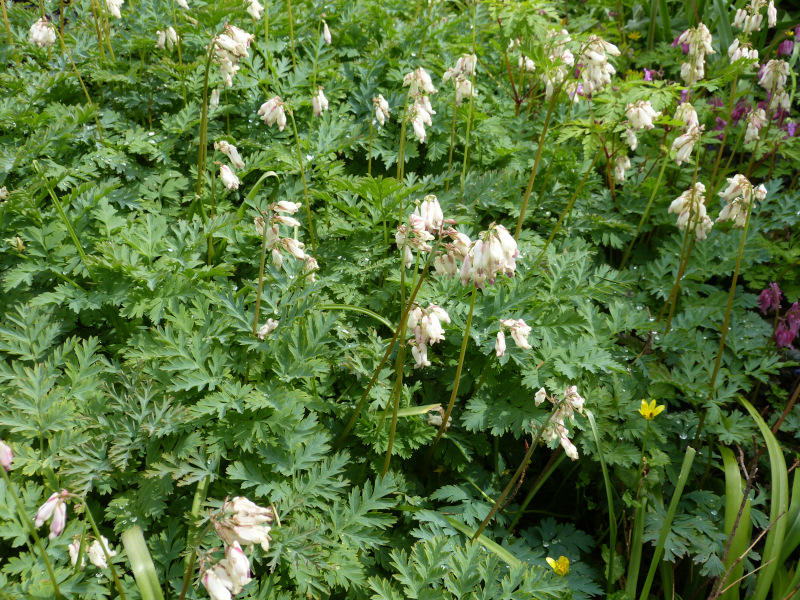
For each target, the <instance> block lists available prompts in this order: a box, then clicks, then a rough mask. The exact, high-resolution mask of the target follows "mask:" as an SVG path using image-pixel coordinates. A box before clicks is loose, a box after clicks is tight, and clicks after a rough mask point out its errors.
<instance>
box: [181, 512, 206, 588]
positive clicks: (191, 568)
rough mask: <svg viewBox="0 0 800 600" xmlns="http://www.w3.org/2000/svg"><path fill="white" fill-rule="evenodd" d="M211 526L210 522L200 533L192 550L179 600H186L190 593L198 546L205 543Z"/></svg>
mask: <svg viewBox="0 0 800 600" xmlns="http://www.w3.org/2000/svg"><path fill="white" fill-rule="evenodd" d="M211 526H212V523H211V522H210V521H209V522H208V523H206V526H205V528H204V529H203V531H202V532H201V533H200V535H199V536H197V542H196V544H195V546H193V547H192V548H191V550H190V552H191V553H190V555H189V556H190V558H189V564H188V565H186V572H185V573H184V574H183V585H182V586H181V595H180V596H178V600H184V598H186V592H187V591H189V583H190V582H191V581H192V573H193V572H194V561H195V559H196V558H197V552H196V551H197V547H196V546H197V545H199V544H200V542H202V541H203V538H204V537H206V534H207V533H208V532H209V530H210V529H211Z"/></svg>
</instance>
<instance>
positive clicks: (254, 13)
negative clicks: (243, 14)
mask: <svg viewBox="0 0 800 600" xmlns="http://www.w3.org/2000/svg"><path fill="white" fill-rule="evenodd" d="M263 12H264V7H263V6H261V4H259V2H258V0H248V4H247V13H248V14H249V15H250V16H251V17H253V20H254V21H259V20H260V19H261V14H262V13H263Z"/></svg>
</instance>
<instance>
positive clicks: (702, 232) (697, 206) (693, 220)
mask: <svg viewBox="0 0 800 600" xmlns="http://www.w3.org/2000/svg"><path fill="white" fill-rule="evenodd" d="M705 192H706V186H704V185H703V184H702V183H700V182H699V181H698V182H697V183H695V185H694V188H689V189H688V190H686V191H685V192H683V193H682V194H681V195H680V196H678V197H677V198H675V200H673V201H672V204H670V205H669V210H668V211H667V212H669V213H672V214H676V215H678V221H677V223H676V225H677V226H678V229H679V230H680V231H683V230H684V229H686V227H687V226H688V227H689V230H690V231H694V233H695V237H696V238H697V239H698V240H704V239H706V237H707V236H708V232H709V231H710V230H711V228H712V227H713V226H714V223H713V222H712V221H711V219H710V218H709V217H708V216H707V214H706V205H705V196H704V194H705Z"/></svg>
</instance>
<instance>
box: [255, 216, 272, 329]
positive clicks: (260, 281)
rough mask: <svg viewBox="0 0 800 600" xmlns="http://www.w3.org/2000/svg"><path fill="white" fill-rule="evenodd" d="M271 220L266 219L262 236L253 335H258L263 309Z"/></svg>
mask: <svg viewBox="0 0 800 600" xmlns="http://www.w3.org/2000/svg"><path fill="white" fill-rule="evenodd" d="M268 227H269V222H268V221H267V220H265V221H264V234H263V235H262V237H261V263H260V264H259V266H258V293H257V294H256V312H255V315H254V316H253V335H258V315H259V312H260V311H261V292H262V290H263V289H264V262H265V261H266V258H267V228H268Z"/></svg>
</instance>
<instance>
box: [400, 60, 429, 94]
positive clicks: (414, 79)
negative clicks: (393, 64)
mask: <svg viewBox="0 0 800 600" xmlns="http://www.w3.org/2000/svg"><path fill="white" fill-rule="evenodd" d="M406 86H411V88H410V91H409V93H410V94H411V95H412V96H415V95H417V94H435V93H436V88H435V87H433V81H431V76H430V75H428V72H427V71H426V70H425V69H423V68H422V67H419V68H417V69H414V70H413V71H411V72H410V73H406V75H405V77H403V87H406Z"/></svg>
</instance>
